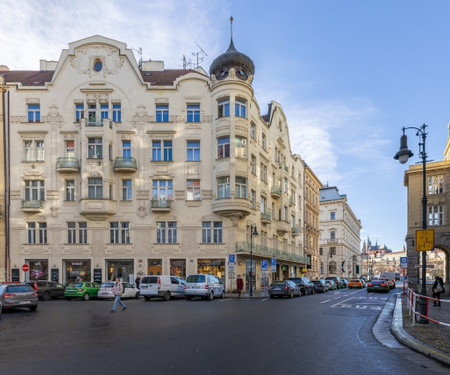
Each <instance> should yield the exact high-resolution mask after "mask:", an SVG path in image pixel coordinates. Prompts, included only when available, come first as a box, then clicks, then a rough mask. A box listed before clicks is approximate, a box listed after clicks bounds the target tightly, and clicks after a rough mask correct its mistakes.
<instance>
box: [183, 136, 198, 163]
mask: <svg viewBox="0 0 450 375" xmlns="http://www.w3.org/2000/svg"><path fill="white" fill-rule="evenodd" d="M186 160H187V161H200V141H187V157H186Z"/></svg>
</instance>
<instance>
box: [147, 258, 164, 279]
mask: <svg viewBox="0 0 450 375" xmlns="http://www.w3.org/2000/svg"><path fill="white" fill-rule="evenodd" d="M147 275H162V259H149V260H148V262H147Z"/></svg>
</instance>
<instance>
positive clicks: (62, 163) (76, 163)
mask: <svg viewBox="0 0 450 375" xmlns="http://www.w3.org/2000/svg"><path fill="white" fill-rule="evenodd" d="M56 170H57V171H58V172H61V173H78V172H79V171H80V160H79V159H78V158H73V157H64V158H58V160H56Z"/></svg>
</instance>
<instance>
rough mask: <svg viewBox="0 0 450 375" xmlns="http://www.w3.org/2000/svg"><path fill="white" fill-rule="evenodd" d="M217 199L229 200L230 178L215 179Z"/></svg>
mask: <svg viewBox="0 0 450 375" xmlns="http://www.w3.org/2000/svg"><path fill="white" fill-rule="evenodd" d="M217 198H218V199H222V198H230V177H219V178H218V179H217Z"/></svg>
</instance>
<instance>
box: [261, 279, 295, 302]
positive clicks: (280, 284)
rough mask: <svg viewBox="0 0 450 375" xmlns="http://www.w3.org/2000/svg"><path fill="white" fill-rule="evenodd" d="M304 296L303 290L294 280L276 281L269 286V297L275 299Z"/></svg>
mask: <svg viewBox="0 0 450 375" xmlns="http://www.w3.org/2000/svg"><path fill="white" fill-rule="evenodd" d="M301 295H302V292H301V288H300V286H299V285H297V284H296V283H295V282H294V281H292V280H283V281H281V280H278V281H274V282H273V283H272V284H270V286H269V296H270V298H274V297H285V296H286V297H290V298H294V296H298V297H300V296H301Z"/></svg>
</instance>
